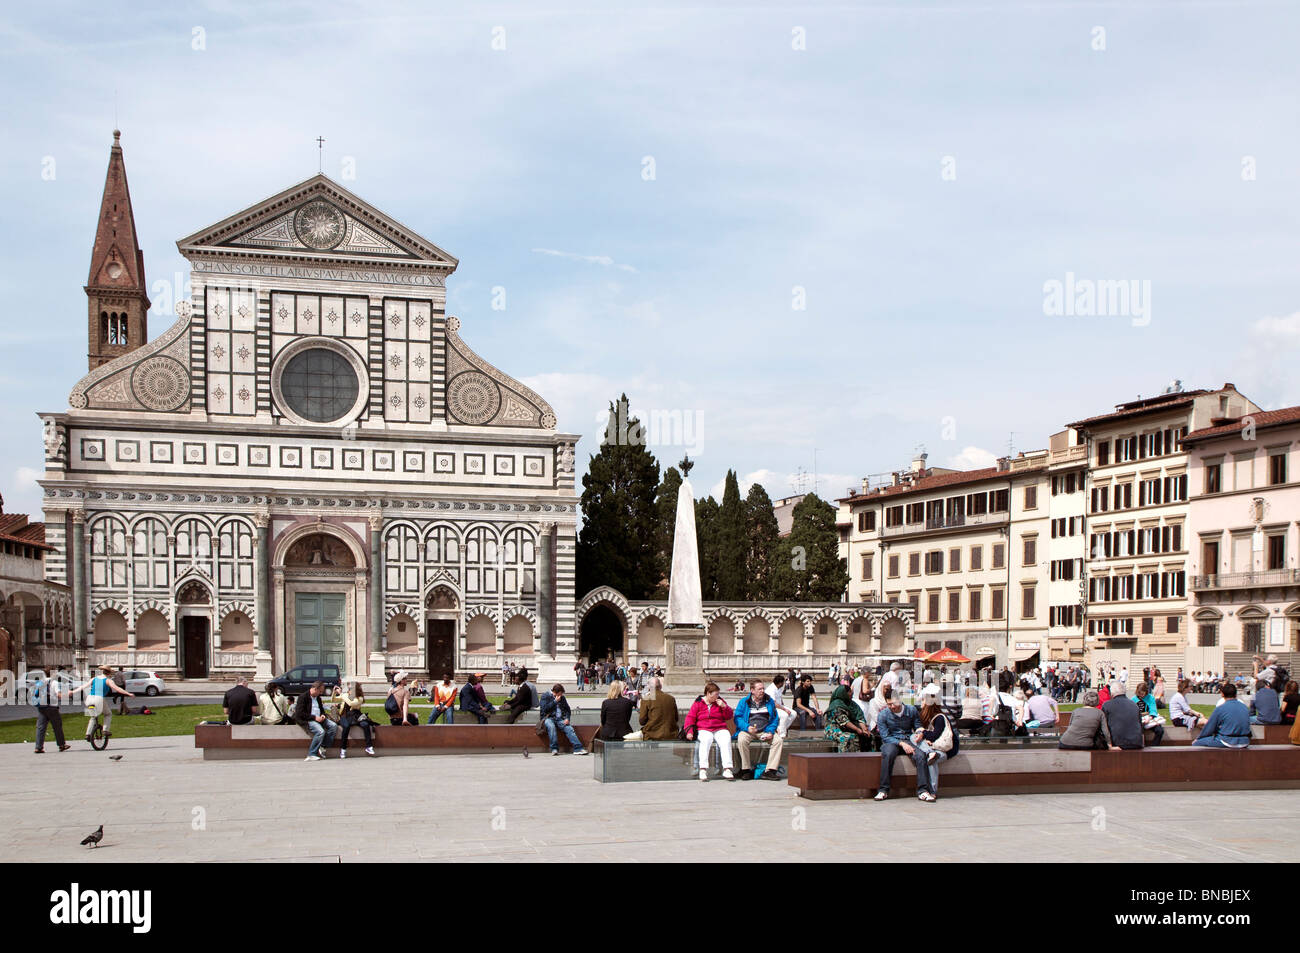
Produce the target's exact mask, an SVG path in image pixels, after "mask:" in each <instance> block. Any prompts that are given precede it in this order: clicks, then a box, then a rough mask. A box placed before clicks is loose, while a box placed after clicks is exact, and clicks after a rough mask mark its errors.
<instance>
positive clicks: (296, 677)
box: [271, 664, 343, 698]
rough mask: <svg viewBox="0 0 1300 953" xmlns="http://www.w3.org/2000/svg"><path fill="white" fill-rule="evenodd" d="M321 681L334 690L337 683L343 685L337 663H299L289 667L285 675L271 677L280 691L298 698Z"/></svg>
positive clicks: (272, 682)
mask: <svg viewBox="0 0 1300 953" xmlns="http://www.w3.org/2000/svg"><path fill="white" fill-rule="evenodd" d="M317 681H321V682H324V683H325V688H326V689H328V690H330V691H332V690H333V689H334V686H335V685H342V684H343V681H342V678H341V676H340V675H339V667H338V666H337V665H324V664H321V665H297V666H295V667H294V668H291V669H289V671H287V672H285V673H284V674H283V675H280V676H277V677H276V678H273V679H271V684H272V685H279V686H280V691H282V692H284V693H285V694H286V695H288V696H289V697H290V698H296V697H297V696H299V695H301V694H302V693H303V692H305V691H306V690H307V689H309V688H311V686H312V684H313V683H315V682H317Z"/></svg>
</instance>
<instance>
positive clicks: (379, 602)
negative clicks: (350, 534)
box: [357, 513, 385, 680]
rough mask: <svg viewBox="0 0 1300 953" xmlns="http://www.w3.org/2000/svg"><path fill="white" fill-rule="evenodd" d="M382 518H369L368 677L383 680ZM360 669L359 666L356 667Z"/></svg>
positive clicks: (381, 516)
mask: <svg viewBox="0 0 1300 953" xmlns="http://www.w3.org/2000/svg"><path fill="white" fill-rule="evenodd" d="M383 532H384V517H383V515H382V514H380V513H375V514H373V515H371V517H370V589H369V594H370V613H369V615H370V677H371V678H378V679H380V680H383V678H384V664H385V661H384V651H383V639H384V548H383V542H384V541H383ZM357 667H358V668H360V666H359V665H358V666H357Z"/></svg>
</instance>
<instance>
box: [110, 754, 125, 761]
mask: <svg viewBox="0 0 1300 953" xmlns="http://www.w3.org/2000/svg"><path fill="white" fill-rule="evenodd" d="M108 760H109V761H121V760H122V756H121V755H120V754H110V755H109V756H108Z"/></svg>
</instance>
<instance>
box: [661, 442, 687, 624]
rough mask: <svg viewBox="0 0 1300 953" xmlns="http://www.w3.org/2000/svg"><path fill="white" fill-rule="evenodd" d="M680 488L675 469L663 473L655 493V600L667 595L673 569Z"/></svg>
mask: <svg viewBox="0 0 1300 953" xmlns="http://www.w3.org/2000/svg"><path fill="white" fill-rule="evenodd" d="M681 488H682V475H681V474H680V473H678V472H677V468H676V467H669V468H668V469H667V470H665V471H664V478H663V481H662V482H661V483H660V484H659V490H658V492H656V493H655V510H656V512H657V514H658V516H657V519H658V521H659V525H658V536H657V537H656V542H655V548H656V549H657V550H658V557H659V584H658V585H657V586H656V587H655V598H658V599H663V598H666V597H667V595H668V576H669V575H670V574H671V572H672V568H673V536H674V535H675V534H676V531H677V496H678V494H679V493H680V492H681Z"/></svg>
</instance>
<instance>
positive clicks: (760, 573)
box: [745, 483, 781, 602]
mask: <svg viewBox="0 0 1300 953" xmlns="http://www.w3.org/2000/svg"><path fill="white" fill-rule="evenodd" d="M780 538H781V531H780V530H779V529H778V528H777V525H776V513H775V512H774V511H773V510H772V498H771V497H770V496H768V495H767V490H765V489H763V488H762V487H761V486H759V485H758V484H757V483H755V484H753V485H752V486H751V487H750V488H749V494H748V495H747V496H746V497H745V540H746V544H747V551H746V554H745V581H746V584H745V593H746V595H745V598H746V599H748V600H750V601H752V602H765V601H768V600H770V599H772V598H774V597H773V595H772V569H773V563H774V561H775V559H776V558H777V557H778V556H779V554H778V553H777V552H776V547H777V544H778V543H779V542H780Z"/></svg>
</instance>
